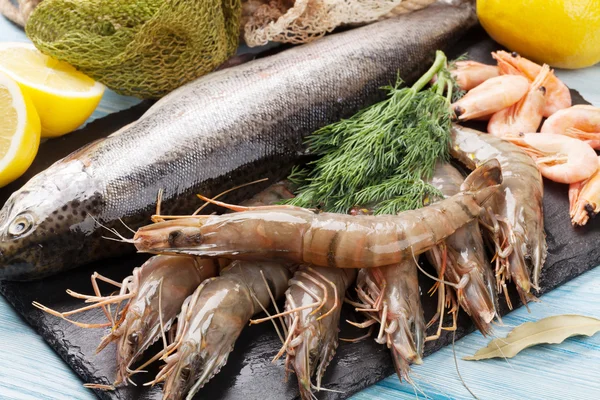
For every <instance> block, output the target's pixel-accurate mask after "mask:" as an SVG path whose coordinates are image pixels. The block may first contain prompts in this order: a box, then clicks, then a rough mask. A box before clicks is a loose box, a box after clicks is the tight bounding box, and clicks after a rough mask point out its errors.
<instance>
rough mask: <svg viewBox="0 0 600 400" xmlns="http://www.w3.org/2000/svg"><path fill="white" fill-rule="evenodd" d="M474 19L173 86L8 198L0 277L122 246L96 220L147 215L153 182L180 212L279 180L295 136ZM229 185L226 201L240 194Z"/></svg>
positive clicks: (421, 25) (414, 22)
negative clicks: (132, 117)
mask: <svg viewBox="0 0 600 400" xmlns="http://www.w3.org/2000/svg"><path fill="white" fill-rule="evenodd" d="M475 22H476V17H475V13H474V9H473V6H472V5H470V4H461V5H445V4H439V5H437V6H434V7H429V8H427V9H424V10H421V11H417V12H414V13H412V14H410V15H405V16H399V17H397V18H393V19H389V20H385V21H381V22H377V23H374V24H372V25H368V26H364V27H361V28H356V29H353V30H349V31H346V32H342V33H338V34H334V35H331V36H328V37H325V38H323V39H320V40H318V41H315V42H313V43H310V44H306V45H302V46H298V47H294V48H291V49H288V50H285V51H282V52H280V53H278V54H275V55H273V56H269V57H265V58H262V59H258V60H254V61H250V62H248V63H245V64H242V65H238V66H235V67H231V68H227V69H224V70H221V71H216V72H214V73H211V74H208V75H206V76H204V77H202V78H200V79H198V80H196V81H194V82H191V83H189V84H187V85H185V86H182V87H180V88H179V89H177V90H175V91H173V92H172V93H170V94H169V95H167V96H165V97H164V98H162V99H161V100H159V101H158V102H157V103H155V104H154V105H153V106H152V107H151V108H150V109H149V110H148V111H147V112H146V113H145V114H144V115H143V116H142V117H141V118H140V119H139V120H138V121H136V122H134V123H132V124H129V125H127V126H125V127H123V128H122V129H120V130H119V131H117V132H115V133H114V134H112V135H111V136H109V137H108V138H105V139H101V140H99V141H96V142H93V143H91V144H89V145H87V146H85V147H84V148H82V149H80V150H78V151H76V152H74V153H72V154H71V155H69V156H67V157H66V158H63V159H62V160H60V161H58V162H56V163H55V164H53V165H52V166H51V167H50V168H48V169H47V170H45V171H43V172H41V173H40V174H38V175H36V176H35V177H33V178H32V179H31V180H30V181H29V182H27V183H26V184H25V185H24V186H23V187H22V188H21V189H20V190H19V191H17V192H15V193H14V194H13V195H12V196H11V197H10V198H9V200H8V201H7V202H6V204H5V205H4V207H3V209H2V210H1V211H0V253H1V256H0V279H3V280H30V279H37V278H41V277H44V276H47V275H50V274H54V273H57V272H60V271H63V270H66V269H69V268H73V267H75V266H78V265H82V264H85V263H88V262H90V261H94V260H97V259H100V258H105V257H110V256H116V255H121V254H124V253H127V252H131V251H133V250H134V247H133V246H131V245H130V244H126V243H118V242H109V241H108V240H105V239H103V238H102V237H103V236H109V233H108V231H107V230H106V229H105V228H104V227H107V228H115V229H119V230H120V231H121V232H126V230H125V229H124V227H123V226H122V225H121V222H120V219H122V220H123V222H124V223H125V224H127V225H128V226H129V227H130V228H132V229H137V228H138V227H140V226H142V225H145V224H147V223H148V221H149V217H150V216H151V215H152V214H153V210H154V208H155V206H156V198H157V193H158V191H159V190H160V189H163V190H164V196H163V202H162V208H161V212H162V213H163V214H190V213H192V212H193V211H194V210H195V209H196V208H197V207H198V205H199V200H198V198H197V197H196V194H198V193H201V194H203V195H206V196H208V197H212V196H214V195H216V194H217V193H220V192H222V191H223V190H224V189H229V188H231V187H232V186H235V185H239V184H240V183H247V182H250V181H253V180H256V179H259V178H265V177H267V178H274V179H279V178H281V177H282V175H284V174H286V173H287V172H289V169H290V168H291V166H292V165H293V164H295V163H297V162H298V161H299V159H300V157H301V155H302V154H303V153H304V146H303V139H304V137H306V136H308V135H309V134H310V133H312V132H313V131H315V130H316V129H318V128H320V127H322V126H325V125H327V124H330V123H333V122H335V121H338V120H340V119H342V118H347V117H349V116H351V115H353V114H355V113H356V112H358V111H359V110H360V109H362V108H364V107H366V106H369V105H371V104H373V103H375V102H377V101H380V100H382V99H383V98H385V91H383V90H381V87H382V86H383V85H389V84H393V83H394V82H395V81H396V78H397V76H398V74H399V75H400V76H401V77H402V78H403V79H404V80H405V81H406V82H407V83H411V82H413V81H414V80H416V78H418V77H419V76H420V75H422V74H423V73H424V72H425V71H426V70H427V69H428V68H429V66H430V64H431V62H432V61H433V58H434V55H435V51H436V50H438V49H440V50H446V49H447V48H448V46H450V45H451V44H453V43H454V42H455V41H456V40H457V39H458V38H459V37H460V36H462V34H463V33H465V32H466V31H467V29H468V28H469V27H470V26H472V25H474V23H475ZM267 184H268V183H265V184H262V185H258V184H257V185H252V186H251V187H250V190H254V191H255V192H258V191H259V190H261V189H262V188H264V187H266V185H267ZM234 194H235V195H236V196H239V197H236V196H233V197H232V196H229V197H227V200H228V201H229V202H236V201H237V200H238V199H239V198H244V197H245V198H247V197H249V194H251V193H248V191H245V190H240V191H235V192H234ZM100 223H101V224H102V225H103V226H104V227H102V226H101V225H100Z"/></svg>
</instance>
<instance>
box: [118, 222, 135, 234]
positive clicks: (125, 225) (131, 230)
mask: <svg viewBox="0 0 600 400" xmlns="http://www.w3.org/2000/svg"><path fill="white" fill-rule="evenodd" d="M119 222H120V223H121V224H123V226H124V227H125V228H126V229H127V230H128V231H129V232H131V233H133V234H134V235H135V233H136V232H135V231H134V230H133V229H131V228H130V227H128V226H127V224H126V223H125V222H123V220H122V219H121V218H119Z"/></svg>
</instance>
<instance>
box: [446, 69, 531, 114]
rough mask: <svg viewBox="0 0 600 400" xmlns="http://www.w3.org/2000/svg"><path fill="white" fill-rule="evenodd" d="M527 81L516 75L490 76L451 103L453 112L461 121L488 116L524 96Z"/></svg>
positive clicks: (527, 86)
mask: <svg viewBox="0 0 600 400" xmlns="http://www.w3.org/2000/svg"><path fill="white" fill-rule="evenodd" d="M528 89H529V81H528V80H527V79H526V78H524V77H522V76H518V75H501V76H497V77H495V78H490V79H488V80H487V81H485V82H483V83H482V84H481V85H479V86H477V87H476V88H474V89H473V90H471V91H469V92H468V93H467V94H466V95H464V96H463V97H462V98H461V99H459V100H458V101H456V102H454V103H452V105H451V107H452V109H453V110H454V113H455V114H456V116H457V117H458V119H459V120H461V121H466V120H470V119H475V118H480V117H488V116H491V115H492V114H494V113H496V112H498V111H500V110H502V109H504V108H507V107H510V106H512V105H513V104H515V103H516V102H518V101H519V100H521V99H522V98H523V96H525V94H526V93H527V90H528Z"/></svg>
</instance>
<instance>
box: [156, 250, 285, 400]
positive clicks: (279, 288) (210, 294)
mask: <svg viewBox="0 0 600 400" xmlns="http://www.w3.org/2000/svg"><path fill="white" fill-rule="evenodd" d="M290 277H291V272H290V270H289V268H288V267H287V266H285V265H283V264H280V263H270V262H249V261H233V262H232V263H231V264H229V265H228V266H227V267H225V268H224V269H223V270H222V271H221V275H220V276H219V277H216V278H210V279H207V280H206V281H204V282H203V283H202V284H201V285H200V286H199V287H198V288H197V289H196V291H195V292H194V293H193V294H192V295H191V296H190V297H188V298H187V299H186V300H185V303H184V304H183V306H182V307H181V312H180V314H179V316H178V319H177V331H176V334H175V339H174V341H173V342H172V343H171V344H170V345H169V346H167V348H165V349H164V350H163V351H162V352H161V353H159V355H160V356H162V357H161V358H162V359H164V360H165V361H166V365H165V366H164V367H163V369H162V370H161V371H160V372H159V373H158V375H157V376H156V379H154V381H152V382H150V383H151V384H156V383H158V382H161V381H165V385H164V389H163V399H182V398H186V399H191V398H192V397H193V396H194V395H195V394H196V393H197V392H198V390H200V389H201V388H202V387H203V386H204V385H205V384H206V383H207V382H208V381H209V380H210V379H211V378H212V377H213V376H214V375H216V374H217V373H218V372H219V371H220V370H221V368H222V367H223V366H224V365H225V364H226V363H227V358H228V356H229V353H230V352H231V351H232V350H233V347H234V344H235V342H236V340H237V338H238V337H239V335H240V333H241V332H242V329H243V328H244V326H246V325H247V324H248V321H249V320H250V318H251V317H252V316H253V315H255V314H257V313H259V312H261V311H263V310H264V309H266V307H268V306H269V304H270V303H271V301H272V299H275V300H276V299H278V298H280V297H281V296H283V294H284V292H285V290H286V289H287V287H288V280H289V278H290ZM155 358H158V357H156V356H155Z"/></svg>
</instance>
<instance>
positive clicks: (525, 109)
mask: <svg viewBox="0 0 600 400" xmlns="http://www.w3.org/2000/svg"><path fill="white" fill-rule="evenodd" d="M549 74H550V68H549V67H548V66H547V65H546V64H544V67H543V68H542V69H541V70H540V73H539V74H538V76H537V77H536V78H535V80H534V81H533V83H532V84H531V86H530V87H529V91H528V92H527V94H526V95H525V96H524V97H523V98H522V99H521V100H519V101H518V102H517V103H515V104H513V105H512V106H510V107H508V108H505V109H503V110H500V111H498V112H497V113H495V114H494V115H492V118H490V121H489V123H488V126H487V130H488V132H489V133H491V134H493V135H496V136H499V137H502V136H506V135H511V134H518V133H521V132H536V131H537V129H538V127H539V126H540V123H541V122H542V115H543V111H544V106H545V104H546V88H545V87H544V85H545V84H546V82H547V81H548V79H549Z"/></svg>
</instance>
